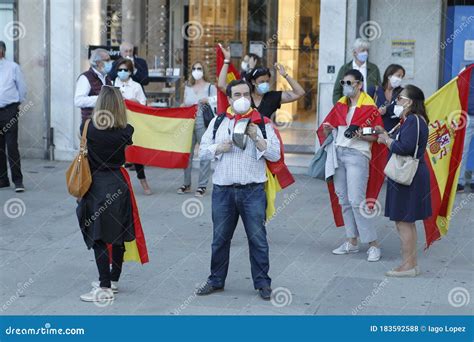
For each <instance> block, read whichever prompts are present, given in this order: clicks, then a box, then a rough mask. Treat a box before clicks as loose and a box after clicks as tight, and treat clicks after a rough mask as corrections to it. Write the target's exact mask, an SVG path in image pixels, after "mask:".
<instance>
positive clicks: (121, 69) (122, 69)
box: [117, 68, 130, 71]
mask: <svg viewBox="0 0 474 342" xmlns="http://www.w3.org/2000/svg"><path fill="white" fill-rule="evenodd" d="M117 71H130V70H128V69H124V68H120V69H118V70H117Z"/></svg>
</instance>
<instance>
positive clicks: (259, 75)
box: [218, 46, 305, 121]
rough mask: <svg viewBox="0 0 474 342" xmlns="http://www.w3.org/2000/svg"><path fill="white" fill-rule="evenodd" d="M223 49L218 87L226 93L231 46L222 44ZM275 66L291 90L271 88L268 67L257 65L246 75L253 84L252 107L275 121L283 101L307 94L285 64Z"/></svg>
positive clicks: (247, 79) (289, 100) (294, 99)
mask: <svg viewBox="0 0 474 342" xmlns="http://www.w3.org/2000/svg"><path fill="white" fill-rule="evenodd" d="M221 50H222V53H223V54H224V65H223V67H222V69H221V72H220V74H219V81H218V87H219V89H220V90H221V91H222V92H224V93H225V92H226V87H227V72H228V70H229V63H230V48H227V49H226V48H224V47H223V46H221ZM274 67H275V69H276V70H277V71H278V73H279V74H280V75H281V76H282V77H283V78H284V79H286V81H287V82H288V84H289V85H290V87H291V90H290V91H275V90H270V79H271V73H270V69H268V68H262V67H257V68H254V69H252V70H250V71H249V72H247V74H246V75H245V80H246V81H247V82H249V83H250V85H251V86H252V93H251V98H252V107H253V108H255V109H257V110H258V111H259V112H260V114H262V115H263V116H265V117H267V118H271V119H272V120H273V121H275V120H274V119H275V118H274V114H275V112H276V110H277V109H278V108H280V107H281V104H282V103H289V102H293V101H296V100H298V99H299V98H300V97H302V96H303V95H304V94H305V91H304V89H303V87H302V86H301V85H300V84H299V83H298V82H297V81H296V80H295V79H293V78H292V77H291V76H290V75H288V73H287V72H286V70H285V68H284V67H283V65H281V64H279V63H275V65H274Z"/></svg>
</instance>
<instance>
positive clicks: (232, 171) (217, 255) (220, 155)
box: [196, 80, 280, 300]
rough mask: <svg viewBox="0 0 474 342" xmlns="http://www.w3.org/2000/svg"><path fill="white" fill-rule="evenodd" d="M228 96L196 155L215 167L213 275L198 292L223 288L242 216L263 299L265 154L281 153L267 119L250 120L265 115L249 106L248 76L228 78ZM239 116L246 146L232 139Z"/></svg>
mask: <svg viewBox="0 0 474 342" xmlns="http://www.w3.org/2000/svg"><path fill="white" fill-rule="evenodd" d="M227 97H228V100H229V103H230V104H231V107H229V109H228V110H227V113H225V114H221V115H225V117H223V118H221V119H222V121H220V124H219V126H218V128H217V130H215V122H216V120H217V118H214V119H213V120H212V121H211V123H210V124H209V127H208V129H207V130H206V133H204V135H203V137H202V140H201V145H200V149H199V157H200V158H201V159H211V160H215V162H216V167H215V171H214V175H213V183H214V187H213V191H212V222H213V226H214V237H213V242H212V259H211V275H210V276H209V278H208V279H207V281H206V283H205V284H203V285H202V286H201V287H200V288H199V289H198V290H197V292H196V294H197V295H208V294H211V293H214V292H216V291H222V290H223V289H224V284H225V279H226V276H227V271H228V267H229V253H230V244H231V240H232V236H233V234H234V231H235V228H236V226H237V222H238V220H239V217H241V218H242V221H243V224H244V228H245V232H246V234H247V238H248V242H249V253H250V264H251V271H252V279H253V283H254V288H255V289H256V290H258V291H259V294H260V296H261V297H262V298H263V299H264V300H270V298H271V293H272V290H271V279H270V277H269V276H268V270H269V267H270V264H269V256H268V241H267V236H266V229H265V219H266V218H265V211H266V204H267V202H266V195H265V190H264V184H265V182H266V181H267V177H266V160H268V161H271V162H275V161H278V160H279V159H280V142H279V140H278V137H277V136H276V134H275V131H274V129H273V126H272V124H271V123H268V124H263V127H262V126H258V125H257V124H255V123H253V122H254V121H255V122H258V120H255V119H259V120H263V117H262V116H261V115H260V114H259V113H258V112H257V111H256V110H254V109H252V108H251V107H250V104H251V102H250V101H251V98H250V85H249V84H248V83H247V82H245V81H244V80H235V81H232V82H230V83H229V85H228V86H227ZM242 118H250V119H251V123H250V124H249V126H248V128H247V131H246V134H247V135H248V137H249V139H248V142H247V144H246V146H245V148H244V149H242V148H241V147H238V146H236V145H234V144H233V143H232V134H233V132H234V127H235V124H236V123H237V122H238V121H239V120H240V119H242ZM260 125H261V124H260ZM263 131H264V132H265V134H264V132H263ZM214 135H215V136H214Z"/></svg>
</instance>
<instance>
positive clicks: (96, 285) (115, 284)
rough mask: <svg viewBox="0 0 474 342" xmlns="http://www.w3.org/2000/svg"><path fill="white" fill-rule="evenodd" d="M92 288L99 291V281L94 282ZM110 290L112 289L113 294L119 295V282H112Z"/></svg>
mask: <svg viewBox="0 0 474 342" xmlns="http://www.w3.org/2000/svg"><path fill="white" fill-rule="evenodd" d="M91 286H92V288H93V289H98V288H99V287H100V282H98V281H93V282H92V283H91ZM110 288H111V289H112V292H113V293H118V292H119V289H118V281H111V282H110Z"/></svg>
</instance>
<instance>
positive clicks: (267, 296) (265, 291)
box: [258, 287, 272, 300]
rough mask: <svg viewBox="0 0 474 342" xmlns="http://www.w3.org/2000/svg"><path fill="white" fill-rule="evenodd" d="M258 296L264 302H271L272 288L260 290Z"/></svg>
mask: <svg viewBox="0 0 474 342" xmlns="http://www.w3.org/2000/svg"><path fill="white" fill-rule="evenodd" d="M258 294H259V295H260V297H262V299H263V300H270V299H271V298H272V288H271V287H262V288H261V289H258Z"/></svg>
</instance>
